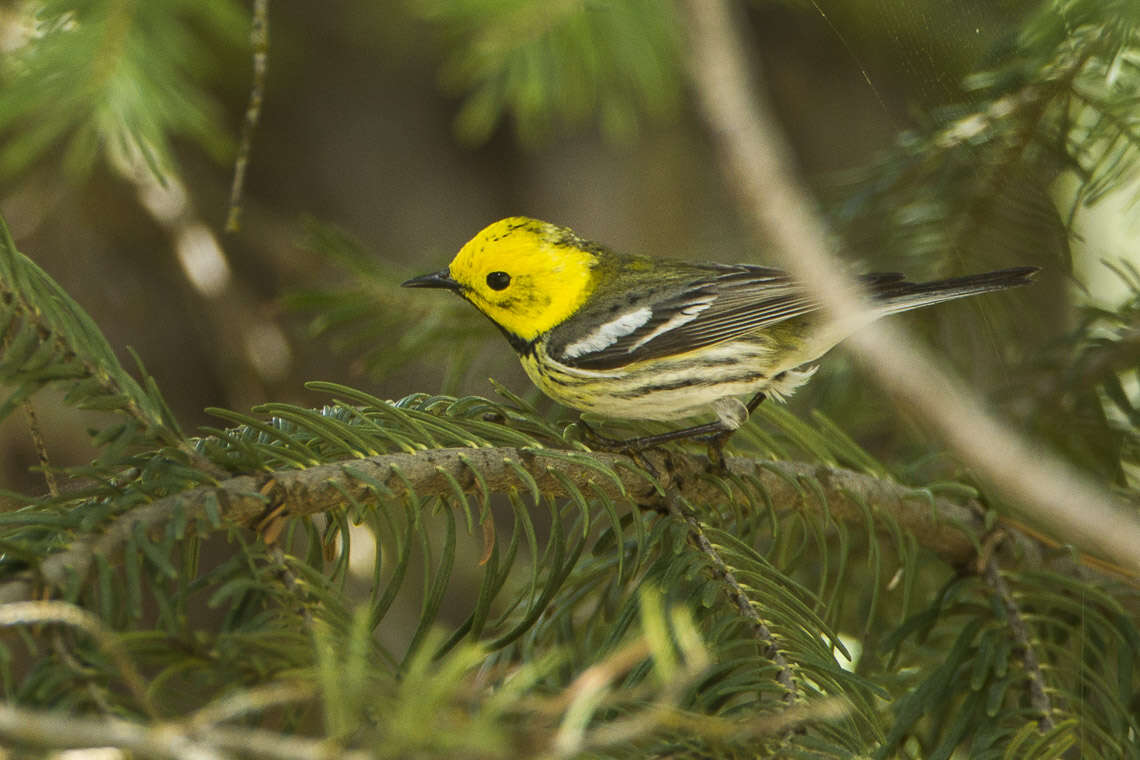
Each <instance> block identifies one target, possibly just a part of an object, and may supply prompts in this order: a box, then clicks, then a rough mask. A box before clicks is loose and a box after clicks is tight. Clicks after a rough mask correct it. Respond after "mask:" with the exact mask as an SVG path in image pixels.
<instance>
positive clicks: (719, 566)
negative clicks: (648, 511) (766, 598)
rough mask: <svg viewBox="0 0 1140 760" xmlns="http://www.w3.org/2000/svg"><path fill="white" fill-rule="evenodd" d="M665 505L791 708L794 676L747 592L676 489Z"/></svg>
mask: <svg viewBox="0 0 1140 760" xmlns="http://www.w3.org/2000/svg"><path fill="white" fill-rule="evenodd" d="M666 501H667V503H668V506H669V514H671V515H673V517H674V518H676V519H678V520H680V521H682V522H684V523H685V526H686V527H687V528H688V530H689V535H690V536H691V537H692V539H693V542H694V543H695V544H696V545H697V548H698V549H699V550H700V552H701V554H703V555H705V557H706V558H707V559H708V561H709V564H710V565H712V569H713V572H714V573H715V574H716V576H717V577H718V578H719V579H720V580H721V581H722V582H723V583H724V585H725V586H726V587H727V591H728V595H729V596H730V597H731V598H732V603H733V605H734V606H735V607H736V609H737V610H739V611H740V614H741V616H742V617H744V619H745V620H747V621H748V623H749V625H750V626H751V628H752V634H753V636H755V638H756V639H757V641H759V642H760V644H761V653H762V654H763V655H764V656H765V657H767V658H768V659H769V660H771V661H772V663H773V664H774V665H775V666H776V668H777V675H776V680H777V681H778V682H779V684H780V686H782V687H784V702H785V703H787V704H789V705H793V704H795V702H796V698H797V696H798V694H799V692H798V689H797V688H796V678H795V673H794V672H793V670H792V667H791V665H790V664H789V663H788V658H786V657H784V653H783V651H781V647H780V645H779V643H778V642H777V641H776V637H775V635H774V634H773V633H772V629H771V628H769V627H768V624H767V623H765V622H764V618H762V617H761V616H760V613H759V612H757V611H756V607H755V606H753V604H752V599H750V598H749V596H748V592H747V591H745V590H744V588H743V587H742V586H741V585H740V581H738V580H737V579H736V575H735V574H734V573H733V572H732V570H731V568H729V566H728V564H727V563H725V561H724V559H723V558H722V557H721V556H720V552H718V551H717V550H716V547H714V546H713V545H712V543H711V542H710V541H709V539H708V536H706V535H705V532H704V529H703V528H702V527H701V521H700V520H698V519H697V517H696V515H694V514H693V512H692V510H690V509H686V508H685V505H684V503H682V501H681V499H680V496H679V494H678V493H677V491H676V489H673V488H670V489H669V491H667V492H666Z"/></svg>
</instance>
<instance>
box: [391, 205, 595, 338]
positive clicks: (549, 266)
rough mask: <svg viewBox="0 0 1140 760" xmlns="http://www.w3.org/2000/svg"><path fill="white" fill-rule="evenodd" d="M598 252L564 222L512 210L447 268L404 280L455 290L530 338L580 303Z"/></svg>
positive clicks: (520, 335)
mask: <svg viewBox="0 0 1140 760" xmlns="http://www.w3.org/2000/svg"><path fill="white" fill-rule="evenodd" d="M599 255H604V252H603V251H602V250H601V249H599V248H598V247H597V246H596V245H594V244H592V243H588V242H586V241H584V240H582V239H581V238H579V237H578V236H577V235H575V234H574V233H573V232H571V231H570V230H568V229H566V228H565V227H559V226H557V225H554V224H550V223H548V222H540V221H538V220H537V219H528V218H526V217H524V216H512V217H508V218H507V219H502V220H500V221H497V222H495V223H494V224H492V225H490V226H488V227H486V228H484V229H483V230H482V231H481V232H479V234H478V235H476V236H475V237H473V238H471V240H469V241H468V242H467V244H466V245H464V246H463V247H462V248H461V249H460V250H459V253H458V254H456V256H455V258H454V259H452V261H451V265H450V266H449V267H448V268H447V269H446V270H444V271H442V272H435V273H433V274H426V275H423V276H421V277H416V278H414V279H411V280H408V281H407V282H405V283H404V285H405V286H407V287H421V288H447V289H449V290H454V291H455V292H457V293H459V295H461V296H463V297H464V298H466V299H467V300H468V301H470V302H471V303H472V304H473V305H474V306H475V308H477V309H478V310H479V311H481V312H483V313H484V314H486V315H487V316H488V317H490V318H491V321H493V322H494V323H495V324H497V325H499V327H501V328H503V329H504V330H505V331H506V332H507V333H508V334H509V335H511V336H514V337H516V338H519V339H521V340H522V341H531V340H534V339H535V338H536V337H538V336H539V335H541V334H542V333H544V332H546V331H547V330H550V329H551V328H552V327H554V326H556V325H558V324H559V323H561V322H562V321H563V320H565V319H566V318H567V317H569V316H570V315H571V314H573V313H574V312H575V311H577V310H578V309H579V308H580V307H581V305H582V303H583V302H584V301H585V300H586V298H587V297H588V296H589V295H590V293H591V292H592V291H593V289H594V286H595V284H596V279H597V272H596V271H595V267H596V266H597V265H598V263H599V260H600V259H599Z"/></svg>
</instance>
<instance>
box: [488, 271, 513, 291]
mask: <svg viewBox="0 0 1140 760" xmlns="http://www.w3.org/2000/svg"><path fill="white" fill-rule="evenodd" d="M510 284H511V276H510V275H509V274H507V273H506V272H491V274H489V275H487V287H488V288H490V289H491V290H505V289H506V287H507V286H508V285H510Z"/></svg>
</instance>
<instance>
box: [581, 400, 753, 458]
mask: <svg viewBox="0 0 1140 760" xmlns="http://www.w3.org/2000/svg"><path fill="white" fill-rule="evenodd" d="M764 398H765V396H764V393H763V391H761V392H760V393H757V394H756V395H755V396H753V397H752V399H751V400H750V401H749V402H748V403H747V404H740V402H739V401H738V402H736V403H737V404H738V405H739V406H740V407H742V411H743V412H744V414H742V415H739V416H738V419H737V420H733V422H736V424H732V422H729V421H727V420H726V419H724V418H723V417H722V418H720V419H717V420H716V421H715V422H706V423H705V424H703V425H694V426H692V427H687V428H682V429H680V430H668V431H666V432H664V433H656V434H655V435H643V436H640V437H638V438H627V439H625V440H619V439H616V438H607V437H605V436H603V435H599V434H598V433H597V432H595V431H594V429H593V428H592V427H590V426H589V425H588V424H586V422H585V421H584V420H582V419H579V420H578V422H579V424H580V425H581V426H582V429H583V430H584V431H585V434H586V435H585V437H586V439H587V443H588V444H589V445H590V447H591V448H599V449H602V450H605V451H622V452H626V453H633V452H638V451H644V450H645V449H649V448H653V447H654V446H659V445H661V444H663V443H668V442H670V441H679V440H683V439H685V438H704V439H706V440H707V441H708V452H709V460H710V461H712V463H713V467H714V468H716V469H718V470H723V469H724V454H723V449H724V444H725V443H726V442H727V441H728V439H729V438H730V437H731V436H732V434H733V433H734V432H736V429H737V428H739V427H740V425H741V424H743V423H744V422H745V421H746V420H747V419H748V417H749V415H751V414H752V412H753V411H755V410H756V407H758V406H760V403H761V402H762V401H763V400H764Z"/></svg>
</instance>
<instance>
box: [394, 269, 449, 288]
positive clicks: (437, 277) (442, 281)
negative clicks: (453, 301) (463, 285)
mask: <svg viewBox="0 0 1140 760" xmlns="http://www.w3.org/2000/svg"><path fill="white" fill-rule="evenodd" d="M400 287H401V288H444V289H445V290H455V291H458V290H459V283H458V282H456V281H455V280H453V279H451V272H449V271H447V270H446V269H441V270H440V271H438V272H432V273H431V274H421V275H420V276H419V277H413V278H412V279H410V280H408V281H407V282H404V283H401V284H400Z"/></svg>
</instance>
